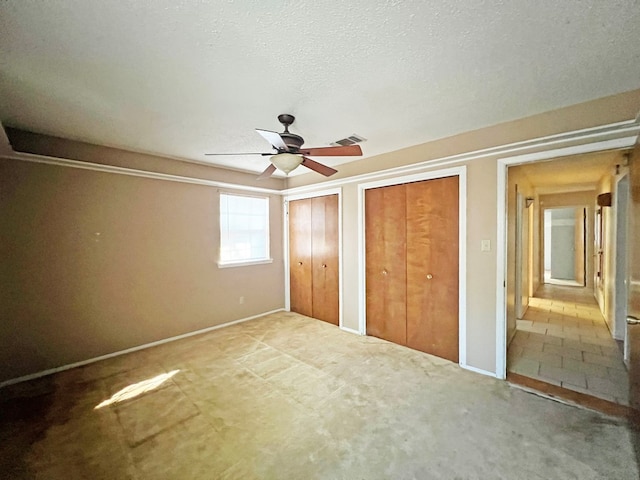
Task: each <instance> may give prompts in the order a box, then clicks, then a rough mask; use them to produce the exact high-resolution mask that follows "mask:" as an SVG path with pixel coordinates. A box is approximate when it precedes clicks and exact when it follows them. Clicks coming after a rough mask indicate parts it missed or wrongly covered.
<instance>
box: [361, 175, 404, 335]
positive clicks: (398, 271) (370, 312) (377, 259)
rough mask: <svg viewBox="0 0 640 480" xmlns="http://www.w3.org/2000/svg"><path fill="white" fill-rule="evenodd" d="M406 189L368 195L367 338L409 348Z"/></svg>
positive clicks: (386, 189) (385, 189) (393, 188)
mask: <svg viewBox="0 0 640 480" xmlns="http://www.w3.org/2000/svg"><path fill="white" fill-rule="evenodd" d="M405 218H406V197H405V185H394V186H390V187H383V188H374V189H370V190H367V191H366V193H365V242H366V248H365V255H366V297H367V303H366V308H367V335H373V336H374V337H379V338H383V339H385V340H389V341H390V342H394V343H399V344H400V345H406V341H407V321H406V318H407V312H406V309H407V267H406V260H405V259H406V244H407V241H406V220H405Z"/></svg>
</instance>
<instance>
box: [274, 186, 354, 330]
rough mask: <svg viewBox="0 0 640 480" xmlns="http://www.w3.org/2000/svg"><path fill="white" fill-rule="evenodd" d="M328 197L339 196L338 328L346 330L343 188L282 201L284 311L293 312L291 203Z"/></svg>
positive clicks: (296, 196)
mask: <svg viewBox="0 0 640 480" xmlns="http://www.w3.org/2000/svg"><path fill="white" fill-rule="evenodd" d="M327 195H338V318H339V321H338V326H339V327H340V328H341V329H343V330H345V328H344V327H343V326H342V318H343V315H342V311H343V301H342V187H337V188H330V189H326V190H317V191H314V192H305V193H298V194H292V195H286V196H285V197H284V199H283V201H282V208H283V213H282V216H283V218H284V221H283V222H282V225H283V229H284V232H283V233H284V235H283V239H284V241H283V242H282V243H283V245H282V248H283V249H284V251H283V258H284V309H285V310H286V311H287V312H290V311H291V292H290V290H289V288H290V286H291V285H290V284H289V202H290V201H292V200H304V199H306V198H314V197H325V196H327Z"/></svg>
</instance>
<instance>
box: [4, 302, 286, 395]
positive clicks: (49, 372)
mask: <svg viewBox="0 0 640 480" xmlns="http://www.w3.org/2000/svg"><path fill="white" fill-rule="evenodd" d="M282 311H284V308H278V309H276V310H271V311H269V312H264V313H260V314H258V315H252V316H251V317H246V318H241V319H239V320H233V321H231V322H226V323H221V324H220V325H214V326H213V327H207V328H203V329H201V330H195V331H193V332H188V333H183V334H182V335H176V336H175V337H169V338H165V339H162V340H157V341H155V342H151V343H145V344H144V345H138V346H137V347H131V348H127V349H126V350H120V351H117V352H113V353H107V354H106V355H100V356H99V357H94V358H90V359H88V360H81V361H80V362H75V363H70V364H68V365H62V366H61V367H55V368H50V369H48V370H43V371H41V372H36V373H31V374H29V375H24V376H22V377H18V378H12V379H10V380H5V381H3V382H0V388H2V387H6V386H8V385H13V384H15V383H21V382H26V381H29V380H33V379H35V378H40V377H45V376H47V375H52V374H54V373H58V372H63V371H65V370H69V369H71V368H76V367H82V366H83V365H88V364H90V363H95V362H99V361H100V360H106V359H108V358H113V357H118V356H120V355H126V354H127V353H132V352H137V351H138V350H144V349H146V348H151V347H156V346H158V345H162V344H164V343H169V342H175V341H176V340H182V339H183V338H188V337H193V336H194V335H200V334H203V333H207V332H211V331H213V330H218V329H219V328H224V327H229V326H231V325H235V324H237V323H242V322H246V321H249V320H253V319H255V318H259V317H264V316H265V315H270V314H272V313H277V312H282Z"/></svg>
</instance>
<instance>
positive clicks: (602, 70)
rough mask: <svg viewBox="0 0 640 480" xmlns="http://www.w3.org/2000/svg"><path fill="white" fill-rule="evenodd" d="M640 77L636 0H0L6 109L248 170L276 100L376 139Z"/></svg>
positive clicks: (591, 93)
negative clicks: (249, 154) (257, 130)
mask: <svg viewBox="0 0 640 480" xmlns="http://www.w3.org/2000/svg"><path fill="white" fill-rule="evenodd" d="M636 88H640V2H639V1H637V0H636V1H634V0H609V1H607V2H602V1H600V0H587V1H578V0H563V1H557V0H544V1H542V0H541V1H536V2H532V1H530V0H513V1H509V2H505V1H489V0H488V1H482V0H464V1H463V0H460V1H453V0H448V1H429V2H425V1H423V0H415V1H411V0H408V1H400V0H387V1H380V0H378V1H375V0H374V1H372V0H353V1H351V2H344V3H343V2H327V1H318V0H297V1H275V0H268V1H264V0H244V1H243V0H227V1H217V2H202V1H186V0H183V1H176V0H163V1H161V0H145V1H143V0H136V1H135V2H122V1H113V2H111V1H109V2H105V1H104V0H100V1H98V0H75V1H74V0H59V1H54V0H52V1H47V2H35V1H24V0H8V1H3V2H1V3H0V121H2V123H3V124H5V125H8V126H13V127H17V128H21V129H26V130H31V131H35V132H39V133H46V134H52V135H57V136H62V137H66V138H72V139H77V140H83V141H88V142H91V143H97V144H102V145H110V146H117V147H122V148H126V149H131V150H136V151H144V152H152V153H159V154H162V155H167V156H173V157H179V158H184V159H190V160H196V161H199V162H209V161H211V162H213V161H215V162H217V163H219V164H222V165H225V166H228V167H231V168H236V169H241V170H250V171H260V170H262V169H264V168H265V167H266V166H267V164H268V160H267V159H266V158H262V157H214V158H212V157H205V156H204V155H203V154H204V153H205V152H233V151H240V152H246V151H256V152H260V151H268V150H269V148H268V145H267V144H266V142H265V141H264V140H263V139H262V138H261V137H260V136H258V135H257V134H256V133H255V131H254V130H253V129H254V128H256V127H259V128H264V129H268V130H277V131H280V130H281V128H280V125H279V124H278V122H277V120H276V116H277V115H278V114H279V113H292V114H294V115H296V117H297V120H296V123H295V124H294V126H293V127H292V131H294V132H296V133H299V134H300V135H302V136H303V137H304V138H305V140H306V142H305V146H325V145H328V144H329V143H330V142H332V141H335V140H337V139H340V138H343V137H345V136H348V135H351V134H353V133H357V134H359V135H362V136H364V137H365V138H367V139H368V141H367V142H365V143H363V144H362V148H363V150H364V153H365V156H371V155H375V154H379V153H384V152H388V151H392V150H396V149H399V148H403V147H407V146H411V145H415V144H419V143H424V142H427V141H430V140H433V139H436V138H442V137H445V136H450V135H453V134H456V133H460V132H463V131H468V130H472V129H476V128H481V127H484V126H488V125H493V124H496V123H500V122H503V121H508V120H512V119H516V118H522V117H525V116H529V115H533V114H536V113H540V112H543V111H548V110H553V109H556V108H560V107H563V106H567V105H571V104H575V103H580V102H584V101H588V100H591V99H595V98H600V97H604V96H607V95H611V94H615V93H620V92H624V91H628V90H633V89H636ZM322 161H323V162H325V163H327V164H329V165H333V166H335V165H338V164H339V163H342V162H345V161H349V159H348V158H335V159H329V158H324V159H322ZM298 170H300V171H304V170H305V169H303V168H301V169H298Z"/></svg>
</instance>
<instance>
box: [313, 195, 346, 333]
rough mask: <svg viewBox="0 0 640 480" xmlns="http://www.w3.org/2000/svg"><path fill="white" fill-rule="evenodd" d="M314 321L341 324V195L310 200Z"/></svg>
mask: <svg viewBox="0 0 640 480" xmlns="http://www.w3.org/2000/svg"><path fill="white" fill-rule="evenodd" d="M311 231H312V233H311V237H312V239H311V248H312V263H313V266H312V276H313V281H312V304H313V309H312V310H313V318H317V319H319V320H324V321H325V322H329V323H332V324H334V325H338V323H339V311H340V308H339V300H338V299H339V290H338V288H339V286H338V283H339V272H338V195H325V196H322V197H314V198H312V199H311Z"/></svg>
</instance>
